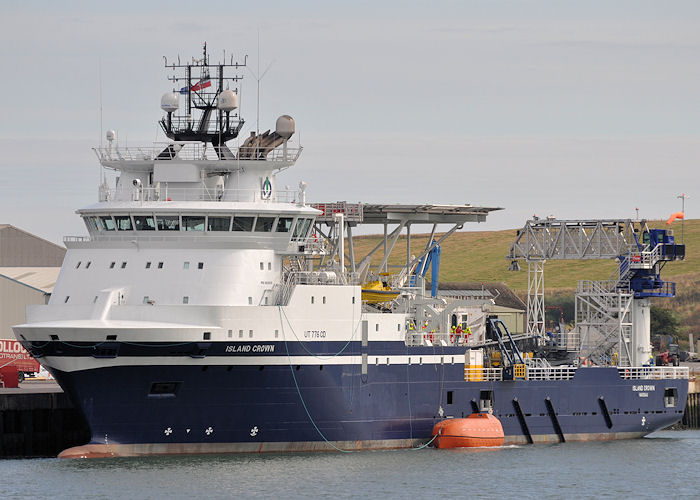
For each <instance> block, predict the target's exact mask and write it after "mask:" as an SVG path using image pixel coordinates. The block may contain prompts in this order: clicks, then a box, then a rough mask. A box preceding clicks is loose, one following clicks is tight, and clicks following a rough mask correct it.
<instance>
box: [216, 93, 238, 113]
mask: <svg viewBox="0 0 700 500" xmlns="http://www.w3.org/2000/svg"><path fill="white" fill-rule="evenodd" d="M216 107H217V108H219V109H220V110H221V111H233V110H234V109H236V108H237V107H238V94H236V93H235V92H234V91H233V90H228V89H226V90H224V91H223V92H221V94H219V102H217V103H216Z"/></svg>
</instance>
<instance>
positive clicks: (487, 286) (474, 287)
mask: <svg viewBox="0 0 700 500" xmlns="http://www.w3.org/2000/svg"><path fill="white" fill-rule="evenodd" d="M426 287H427V285H426ZM459 292H465V293H464V294H460V293H459ZM438 295H442V296H447V297H457V296H461V297H475V296H476V297H478V296H482V297H483V296H484V295H485V296H486V297H489V298H493V301H494V302H495V303H496V305H497V306H502V307H509V308H511V309H518V310H521V311H525V310H527V306H526V305H525V302H523V301H522V300H520V298H519V297H518V296H517V295H515V293H514V292H513V291H512V290H511V289H510V288H508V286H507V285H506V284H505V283H482V282H480V281H466V282H459V283H440V285H439V288H438Z"/></svg>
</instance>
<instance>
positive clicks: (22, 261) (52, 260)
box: [0, 225, 66, 267]
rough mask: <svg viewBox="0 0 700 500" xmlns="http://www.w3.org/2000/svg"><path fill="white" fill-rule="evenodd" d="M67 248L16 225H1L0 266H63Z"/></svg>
mask: <svg viewBox="0 0 700 500" xmlns="http://www.w3.org/2000/svg"><path fill="white" fill-rule="evenodd" d="M65 255H66V249H65V248H63V247H60V246H58V245H54V244H53V243H51V242H50V241H46V240H44V239H42V238H39V237H37V236H34V235H32V234H29V233H26V232H24V231H22V230H21V229H17V228H16V227H14V226H10V225H5V226H0V267H25V266H26V267H61V264H62V263H63V257H64V256H65Z"/></svg>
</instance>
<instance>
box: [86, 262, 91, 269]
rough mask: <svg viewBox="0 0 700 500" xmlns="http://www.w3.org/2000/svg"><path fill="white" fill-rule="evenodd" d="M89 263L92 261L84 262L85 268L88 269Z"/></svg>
mask: <svg viewBox="0 0 700 500" xmlns="http://www.w3.org/2000/svg"><path fill="white" fill-rule="evenodd" d="M90 264H92V261H91V260H89V261H87V263H86V264H85V269H90Z"/></svg>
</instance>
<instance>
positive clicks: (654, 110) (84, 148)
mask: <svg viewBox="0 0 700 500" xmlns="http://www.w3.org/2000/svg"><path fill="white" fill-rule="evenodd" d="M375 3H377V2H304V1H297V2H265V3H264V4H261V3H254V2H248V3H240V5H237V4H236V3H234V2H206V3H201V4H196V5H195V4H193V3H192V2H173V1H171V2H148V3H146V2H132V1H122V2H101V3H97V4H95V3H94V2H69V3H67V2H31V1H25V2H4V3H3V16H2V18H0V41H1V42H2V43H0V47H1V48H0V62H1V63H2V67H3V69H4V71H3V78H2V79H0V80H1V81H0V91H2V94H3V96H4V103H3V107H2V112H1V114H0V116H2V119H1V120H0V146H1V147H2V149H3V153H4V154H3V155H2V157H1V158H2V159H0V172H2V175H3V178H4V181H5V182H3V196H2V197H0V208H1V209H2V215H3V217H2V218H1V220H0V222H3V223H11V224H15V225H17V226H19V227H22V228H24V229H27V230H29V231H31V232H34V233H36V234H38V235H40V236H43V237H46V238H48V239H50V240H52V241H60V239H61V237H62V236H63V235H69V234H84V229H83V228H82V225H81V223H80V221H79V219H78V218H77V217H76V216H75V215H74V213H73V211H74V210H75V209H76V208H78V207H80V206H84V205H88V204H91V203H93V202H94V201H95V199H96V195H97V183H98V172H99V170H98V167H97V162H96V159H95V157H94V155H93V153H92V151H91V150H90V148H91V147H93V146H95V145H97V144H99V140H100V137H101V135H102V133H101V131H100V129H99V111H98V108H99V99H98V89H99V85H98V75H99V70H98V68H99V65H100V62H101V67H102V82H103V83H102V88H103V99H102V106H103V123H104V128H105V129H107V128H113V129H115V130H117V131H118V133H119V137H120V140H121V141H128V143H129V144H130V145H134V144H137V143H140V144H148V143H150V142H152V141H154V140H156V139H162V136H158V135H157V131H158V129H157V125H156V122H157V120H158V119H159V118H160V116H161V111H160V109H159V107H158V105H159V100H160V96H161V94H162V93H163V92H165V91H167V90H169V88H170V87H169V85H168V82H167V81H166V80H165V76H166V72H165V70H164V69H163V66H162V61H163V59H162V57H163V56H167V57H168V58H169V59H172V58H173V57H177V55H178V54H179V55H180V56H181V57H182V58H188V57H191V56H193V55H199V53H200V51H201V44H202V42H204V41H207V42H208V46H209V49H210V54H212V55H213V57H216V56H217V55H218V54H220V53H221V51H222V50H224V49H225V50H226V51H227V53H231V52H233V53H234V54H236V55H238V56H239V58H241V59H242V56H243V55H244V54H248V56H249V57H248V62H249V64H250V65H251V66H252V67H253V68H256V66H257V63H258V61H257V50H258V48H257V36H258V32H259V33H260V55H261V57H260V64H261V67H262V68H265V67H266V66H267V65H268V64H270V63H272V66H271V67H270V70H269V72H268V73H267V75H266V76H265V78H264V79H263V81H262V83H261V110H260V114H261V124H260V127H261V129H263V130H265V129H267V128H270V127H273V126H274V120H275V118H276V117H277V116H279V115H281V114H290V115H292V116H293V117H294V118H295V120H296V123H297V131H298V132H299V133H300V136H301V141H302V144H303V146H304V148H305V150H304V153H303V154H302V157H301V159H300V161H299V163H298V165H297V166H296V167H295V168H294V169H290V170H289V171H288V172H285V173H284V174H283V182H285V183H288V184H289V185H292V186H296V184H297V183H298V181H299V180H300V179H304V180H305V181H307V182H308V184H309V190H308V194H309V199H311V200H314V201H335V200H348V201H366V202H381V201H386V202H401V203H426V202H433V203H473V204H480V205H486V206H502V207H505V208H506V210H505V211H503V212H500V213H498V214H494V215H493V216H492V217H491V218H490V220H489V222H488V223H487V225H485V226H479V227H478V229H503V228H514V227H519V226H521V225H522V224H523V223H524V221H525V219H527V218H528V217H530V216H531V215H532V214H535V213H536V214H537V215H549V214H554V215H556V216H558V217H560V218H586V217H599V218H603V217H605V218H617V217H632V216H634V213H635V212H634V209H635V207H638V208H639V209H640V215H642V216H645V217H650V218H665V217H667V216H668V214H670V213H671V212H673V211H676V210H678V209H679V207H680V201H679V200H677V199H676V196H677V195H678V194H680V193H681V192H687V193H688V194H690V196H691V198H690V199H689V200H688V202H687V204H686V212H687V214H688V217H694V215H693V214H694V209H693V206H694V204H695V196H694V195H697V193H694V192H693V191H694V189H695V186H697V185H698V175H697V174H696V169H695V165H694V164H695V162H696V161H697V159H698V156H699V154H700V141H699V140H698V138H699V135H698V134H699V133H700V120H698V117H699V116H700V101H699V100H698V98H697V92H698V90H697V89H699V88H700V68H699V67H698V64H697V61H698V60H699V59H700V58H699V56H700V30H698V29H697V27H698V26H699V25H700V24H699V23H698V21H700V3H698V2H674V1H666V2H641V1H634V2H632V1H629V2H624V1H623V2H614V3H613V2H600V1H589V2H567V1H539V2H535V1H511V2H507V1H504V2H493V1H459V2H440V1H431V2H382V3H381V5H379V6H377V5H375ZM611 4H612V5H611ZM197 12H199V13H200V15H199V16H197V14H196V13H197ZM245 78H246V79H245V80H244V84H243V95H242V107H241V109H242V113H243V114H244V117H245V118H246V119H247V125H249V126H250V127H252V128H254V127H255V84H254V80H253V78H252V76H251V75H250V73H246V74H245ZM244 134H246V135H247V132H244ZM468 229H469V228H468ZM474 229H477V227H474Z"/></svg>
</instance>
